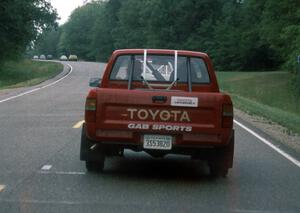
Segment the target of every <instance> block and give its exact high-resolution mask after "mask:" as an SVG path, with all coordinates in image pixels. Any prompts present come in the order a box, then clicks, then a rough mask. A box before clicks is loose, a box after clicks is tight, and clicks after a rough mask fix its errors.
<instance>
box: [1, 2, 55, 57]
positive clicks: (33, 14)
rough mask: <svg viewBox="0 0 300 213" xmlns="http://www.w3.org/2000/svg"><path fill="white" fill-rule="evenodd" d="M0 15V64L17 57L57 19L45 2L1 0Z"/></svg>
mask: <svg viewBox="0 0 300 213" xmlns="http://www.w3.org/2000/svg"><path fill="white" fill-rule="evenodd" d="M0 14H1V16H0V43H1V50H0V63H1V62H3V61H4V60H9V59H14V58H17V57H19V56H20V55H21V54H22V53H23V52H24V51H25V49H26V46H27V45H28V44H29V43H30V42H31V41H32V40H35V39H36V37H37V35H38V34H39V33H41V32H42V31H44V30H46V29H48V28H49V27H52V26H54V25H55V24H56V23H55V20H56V18H57V14H56V11H55V10H54V9H53V8H52V6H51V5H50V3H49V2H48V1H46V0H2V1H1V4H0Z"/></svg>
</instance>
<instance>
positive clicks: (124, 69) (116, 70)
mask: <svg viewBox="0 0 300 213" xmlns="http://www.w3.org/2000/svg"><path fill="white" fill-rule="evenodd" d="M130 58H131V56H129V55H122V56H119V57H118V58H117V60H116V62H115V64H114V67H113V69H112V72H111V74H110V80H128V77H129V65H130Z"/></svg>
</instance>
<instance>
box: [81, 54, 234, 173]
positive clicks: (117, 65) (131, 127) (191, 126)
mask: <svg viewBox="0 0 300 213" xmlns="http://www.w3.org/2000/svg"><path fill="white" fill-rule="evenodd" d="M90 86H94V87H95V88H93V89H91V90H90V91H89V93H88V96H87V98H86V104H85V123H84V125H83V128H82V136H81V148H80V159H81V160H83V161H85V162H86V168H87V170H88V171H91V170H98V171H102V170H103V168H104V161H105V158H106V157H108V156H123V153H124V149H131V150H133V151H137V152H138V151H145V152H146V153H148V154H150V155H151V156H153V157H163V156H165V155H167V154H182V155H189V156H191V157H192V159H199V160H205V161H207V162H208V165H209V168H210V173H211V175H213V176H226V175H227V173H228V169H229V168H232V164H233V153H234V130H233V106H232V102H231V99H230V97H229V96H228V95H227V94H222V93H220V91H219V87H218V84H217V79H216V76H215V73H214V69H213V67H212V63H211V60H210V59H209V57H208V55H207V54H205V53H201V52H192V51H179V50H178V51H177V50H154V49H148V50H144V49H127V50H117V51H115V52H114V53H113V54H112V56H111V58H110V60H109V62H108V64H107V66H106V68H105V72H104V75H103V78H102V80H100V78H99V79H92V80H91V81H90Z"/></svg>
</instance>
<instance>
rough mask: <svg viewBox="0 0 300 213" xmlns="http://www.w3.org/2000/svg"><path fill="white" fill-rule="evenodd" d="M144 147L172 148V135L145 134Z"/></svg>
mask: <svg viewBox="0 0 300 213" xmlns="http://www.w3.org/2000/svg"><path fill="white" fill-rule="evenodd" d="M143 147H144V149H159V150H171V149H172V136H170V135H144V145H143Z"/></svg>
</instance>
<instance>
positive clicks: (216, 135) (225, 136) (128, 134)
mask: <svg viewBox="0 0 300 213" xmlns="http://www.w3.org/2000/svg"><path fill="white" fill-rule="evenodd" d="M86 126H87V128H86V131H87V132H86V135H87V137H88V138H90V139H91V140H92V141H94V142H95V143H103V144H111V145H118V146H122V147H124V148H127V147H128V148H132V147H134V148H135V149H142V147H143V137H144V135H145V134H161V135H171V136H172V137H173V149H174V150H179V149H195V148H196V149H203V148H207V149H211V148H216V147H224V146H226V145H228V144H229V142H230V141H231V140H232V138H233V137H234V130H233V129H217V130H216V129H214V130H211V129H210V130H207V131H205V130H204V131H203V132H201V133H170V132H143V131H139V132H135V131H123V130H120V131H119V130H104V129H96V125H95V124H94V123H87V124H86Z"/></svg>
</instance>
